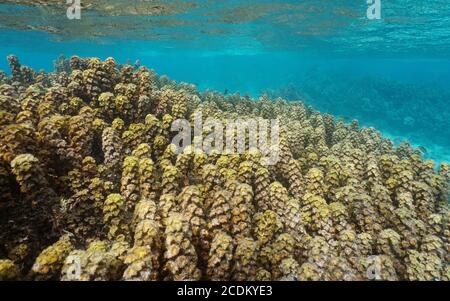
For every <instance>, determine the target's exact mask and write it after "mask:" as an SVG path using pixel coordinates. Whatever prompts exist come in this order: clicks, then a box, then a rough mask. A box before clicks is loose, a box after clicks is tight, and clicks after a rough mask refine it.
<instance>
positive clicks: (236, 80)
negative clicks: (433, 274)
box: [0, 0, 450, 162]
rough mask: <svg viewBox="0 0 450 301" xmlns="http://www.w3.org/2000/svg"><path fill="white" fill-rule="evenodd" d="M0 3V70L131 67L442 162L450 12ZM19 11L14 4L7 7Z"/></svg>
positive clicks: (428, 6) (309, 4)
mask: <svg viewBox="0 0 450 301" xmlns="http://www.w3.org/2000/svg"><path fill="white" fill-rule="evenodd" d="M29 2H35V3H36V1H0V44H1V45H2V46H0V57H4V58H5V59H2V60H0V69H3V70H7V69H8V66H7V62H6V55H8V54H11V53H14V54H16V55H18V56H19V58H20V59H21V62H22V63H23V64H26V65H29V66H31V67H33V68H36V69H40V68H44V69H46V70H49V71H50V70H52V68H53V66H52V61H53V60H54V59H56V58H57V56H58V55H60V54H64V55H65V56H66V57H69V56H71V55H73V54H77V55H80V56H98V57H101V58H106V57H108V56H113V57H115V58H116V59H117V61H119V62H121V63H124V62H126V61H127V60H130V61H131V62H134V61H135V60H140V62H141V64H144V65H147V66H149V67H151V68H153V69H155V70H156V71H157V72H158V73H160V74H167V75H168V76H169V77H171V78H173V79H176V80H179V81H186V82H191V83H195V84H196V85H197V86H198V87H199V88H200V89H202V90H204V89H211V90H218V91H224V90H228V91H229V92H234V91H240V92H241V93H243V94H250V95H252V96H255V97H256V96H257V95H259V94H260V93H261V92H263V91H268V90H269V91H270V93H271V94H273V95H274V96H277V95H282V96H284V97H286V98H288V99H289V98H292V99H293V98H301V99H304V100H305V101H306V102H307V103H310V104H312V105H313V106H315V107H316V108H318V109H319V110H322V111H326V112H330V113H333V114H335V115H339V116H344V117H345V118H347V119H352V118H357V119H359V121H360V123H361V124H363V125H369V126H375V127H377V128H379V129H380V130H382V131H383V132H384V133H385V134H386V135H390V136H392V137H393V139H396V140H401V139H408V140H409V141H410V142H411V143H412V144H414V145H417V146H419V145H420V146H424V147H425V148H426V149H427V151H428V153H427V156H428V157H430V158H433V159H435V160H437V161H447V162H450V154H449V153H450V151H449V150H450V129H449V128H450V121H449V120H450V108H449V104H450V84H449V83H450V3H449V2H448V1H440V0H435V1H417V0H415V1H408V0H403V1H394V0H390V1H383V0H382V1H381V3H382V19H381V20H374V21H370V20H368V19H367V18H366V9H367V4H366V3H365V2H366V1H359V0H358V1H357V0H351V1H350V0H349V1H344V0H341V1H330V0H326V1H325V0H324V1H319V0H315V1H300V0H298V1H261V0H259V1H242V0H241V1H236V0H235V1H226V2H219V1H111V0H109V1H87V0H85V1H83V0H82V4H83V6H84V8H83V10H82V16H81V20H72V21H71V20H68V19H67V17H66V8H67V6H66V5H64V4H63V3H64V2H65V1H45V2H46V3H48V4H50V5H47V6H42V5H29ZM17 3H19V4H20V5H17Z"/></svg>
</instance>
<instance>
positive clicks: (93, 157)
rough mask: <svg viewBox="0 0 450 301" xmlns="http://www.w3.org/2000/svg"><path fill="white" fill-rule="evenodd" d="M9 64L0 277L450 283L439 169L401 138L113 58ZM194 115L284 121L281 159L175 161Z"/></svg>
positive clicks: (211, 156)
mask: <svg viewBox="0 0 450 301" xmlns="http://www.w3.org/2000/svg"><path fill="white" fill-rule="evenodd" d="M8 61H9V64H10V67H11V73H10V75H9V76H7V75H6V74H5V73H1V75H0V82H1V85H0V117H1V123H0V280H24V279H31V280H141V281H148V280H239V281H240V280H448V279H449V277H450V276H449V269H448V260H449V257H450V256H449V252H448V243H449V237H450V235H449V233H450V229H449V217H450V211H449V206H448V199H449V188H450V183H449V180H450V168H449V165H448V164H446V163H442V164H440V165H439V168H438V169H434V162H431V161H427V160H425V159H423V157H422V156H421V155H420V151H418V150H416V149H414V148H412V147H411V146H410V145H409V144H407V143H404V144H402V145H400V146H398V147H394V145H393V143H392V141H390V140H389V139H386V138H383V137H382V135H381V134H380V133H379V132H378V131H376V130H375V129H373V128H361V127H360V126H359V125H358V122H357V121H353V122H351V123H345V122H343V121H341V120H335V118H334V117H333V116H331V115H327V114H321V113H319V112H317V111H315V110H314V109H312V108H311V107H307V106H305V105H304V104H303V103H302V102H300V101H296V102H287V101H285V100H283V99H281V98H278V99H275V100H272V99H270V98H269V97H268V96H266V95H264V96H261V97H260V98H259V99H249V98H247V97H241V96H240V95H239V94H230V95H223V94H220V93H215V92H210V91H208V92H204V93H201V92H199V91H197V90H196V89H195V88H193V87H192V86H190V85H187V84H184V83H179V84H178V83H176V82H173V81H170V80H169V79H167V77H164V76H158V75H156V74H155V73H154V72H153V71H151V70H150V69H147V68H146V67H144V66H137V67H136V66H130V65H118V64H116V63H115V61H114V59H112V58H108V59H106V60H105V61H101V60H100V59H97V58H80V57H72V58H70V59H69V60H66V59H64V58H63V57H61V58H59V59H58V60H57V61H56V62H55V65H56V66H57V68H56V71H55V72H53V73H49V74H47V73H45V72H35V71H33V70H32V69H30V68H28V67H26V66H22V65H20V62H19V60H18V59H17V58H16V57H14V56H10V57H9V58H8ZM199 114H202V115H203V116H204V117H205V118H208V117H214V118H218V119H220V120H223V121H225V120H228V119H230V118H233V117H240V118H247V117H248V118H266V119H275V118H278V119H279V120H282V121H283V122H282V124H281V128H280V143H279V150H280V154H279V155H280V156H279V161H278V162H277V163H276V164H275V165H265V164H263V161H262V160H261V157H262V154H261V153H259V152H256V151H254V150H251V149H249V148H248V147H247V146H246V145H240V144H238V143H236V141H235V140H233V141H232V142H233V147H234V149H235V150H237V149H240V148H242V149H243V152H242V153H233V152H230V151H228V152H224V153H214V152H211V153H208V152H203V151H200V150H198V149H196V148H195V147H192V146H191V147H186V148H185V149H184V150H183V151H182V152H181V153H178V152H176V148H177V146H175V144H171V141H172V139H173V137H174V136H175V133H174V132H172V131H171V125H172V122H173V121H174V120H176V119H178V118H186V119H188V120H194V119H195V117H197V116H199ZM195 135H196V137H194V140H193V141H194V143H195V142H196V141H198V139H200V138H204V139H205V140H206V141H207V139H208V135H209V132H208V131H207V130H204V131H203V132H201V133H197V134H195ZM249 136H250V135H247V136H245V138H246V139H247V141H249V140H250V139H253V138H255V137H249ZM256 138H258V139H260V138H262V137H256Z"/></svg>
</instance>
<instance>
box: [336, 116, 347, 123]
mask: <svg viewBox="0 0 450 301" xmlns="http://www.w3.org/2000/svg"><path fill="white" fill-rule="evenodd" d="M349 119H350V118H349V117H347V116H339V117H338V118H337V121H338V122H347V121H348V120H349Z"/></svg>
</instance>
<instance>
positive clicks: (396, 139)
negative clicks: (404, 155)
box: [394, 138, 402, 144]
mask: <svg viewBox="0 0 450 301" xmlns="http://www.w3.org/2000/svg"><path fill="white" fill-rule="evenodd" d="M394 143H395V144H400V143H402V139H400V138H394Z"/></svg>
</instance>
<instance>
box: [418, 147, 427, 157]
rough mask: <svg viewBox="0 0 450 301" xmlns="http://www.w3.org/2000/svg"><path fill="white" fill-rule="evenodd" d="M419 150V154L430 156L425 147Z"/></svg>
mask: <svg viewBox="0 0 450 301" xmlns="http://www.w3.org/2000/svg"><path fill="white" fill-rule="evenodd" d="M417 150H418V151H419V152H421V153H422V154H424V155H426V154H428V150H427V149H426V148H425V146H421V145H420V146H418V147H417Z"/></svg>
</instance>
